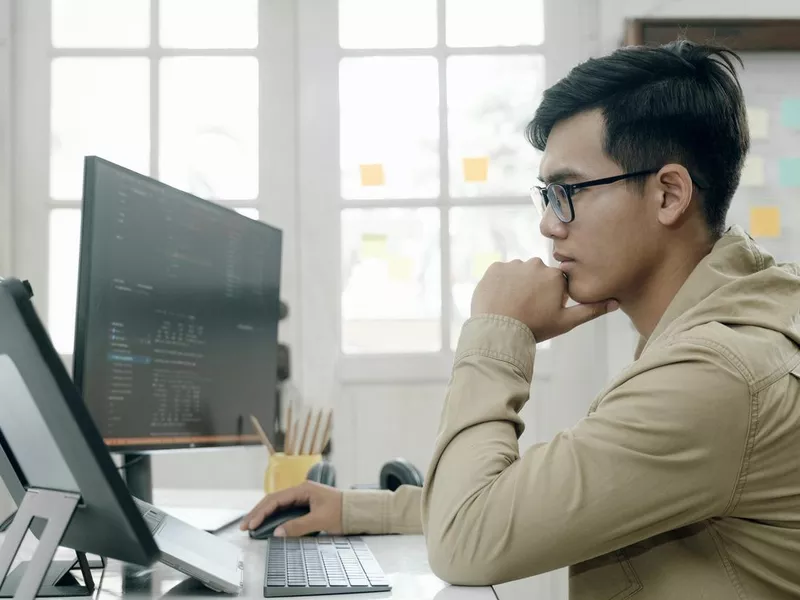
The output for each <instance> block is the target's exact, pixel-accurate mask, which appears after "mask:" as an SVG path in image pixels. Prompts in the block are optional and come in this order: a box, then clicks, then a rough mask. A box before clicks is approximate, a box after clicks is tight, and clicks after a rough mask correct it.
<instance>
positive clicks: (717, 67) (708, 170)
mask: <svg viewBox="0 0 800 600" xmlns="http://www.w3.org/2000/svg"><path fill="white" fill-rule="evenodd" d="M734 61H738V62H739V64H740V65H742V60H741V58H740V57H739V55H738V54H736V53H735V52H733V51H731V50H729V49H727V48H724V47H721V46H714V45H701V44H695V43H693V42H690V41H688V40H678V41H675V42H671V43H669V44H666V45H664V46H659V47H645V46H628V47H625V48H620V49H618V50H616V51H615V52H613V53H612V54H610V55H608V56H604V57H601V58H592V59H590V60H588V61H586V62H584V63H582V64H580V65H578V66H577V67H575V68H573V69H572V71H570V72H569V74H568V75H567V76H566V77H564V78H563V79H562V80H561V81H559V82H558V83H556V84H555V85H553V86H552V87H551V88H549V89H548V90H547V91H546V92H545V93H544V96H543V98H542V103H541V104H540V105H539V108H538V109H537V111H536V114H535V116H534V118H533V120H532V121H531V122H530V123H529V124H528V127H527V128H526V132H525V134H526V137H527V138H528V141H530V143H531V144H533V146H534V147H535V148H537V149H539V150H544V147H545V145H546V144H547V138H548V136H549V135H550V132H551V131H552V129H553V127H554V126H555V125H556V124H557V123H559V122H560V121H563V120H564V119H568V118H569V117H572V116H574V115H576V114H578V113H582V112H585V111H588V110H594V109H599V110H600V111H601V112H602V114H603V118H604V120H605V128H606V132H605V141H604V150H605V152H606V154H607V155H608V156H609V157H610V158H611V159H612V160H614V161H615V162H616V163H617V164H619V165H620V166H621V167H622V168H623V169H624V170H625V171H638V170H644V169H653V168H660V167H662V166H663V165H665V164H667V163H670V162H674V163H679V164H682V165H683V166H685V167H686V169H687V170H688V171H689V173H690V174H691V175H692V178H693V180H694V183H695V185H696V186H697V187H698V188H699V189H700V190H701V198H702V212H703V216H704V217H705V220H706V222H707V224H708V227H709V229H710V231H711V233H712V235H713V236H714V237H718V236H720V235H721V234H722V232H723V230H724V229H725V219H726V215H727V213H728V208H730V204H731V200H732V198H733V194H734V192H735V191H736V187H737V186H738V185H739V177H740V175H741V171H742V164H743V162H744V158H745V156H746V155H747V151H748V149H749V147H750V133H749V130H748V127H747V115H746V111H745V105H744V98H743V95H742V88H741V85H740V84H739V80H738V79H737V76H736V68H735V66H734ZM639 183H640V184H642V183H643V182H642V181H641V180H640V181H639Z"/></svg>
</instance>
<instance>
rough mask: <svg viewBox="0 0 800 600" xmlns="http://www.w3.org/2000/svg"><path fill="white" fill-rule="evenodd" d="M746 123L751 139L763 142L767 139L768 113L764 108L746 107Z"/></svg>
mask: <svg viewBox="0 0 800 600" xmlns="http://www.w3.org/2000/svg"><path fill="white" fill-rule="evenodd" d="M747 122H748V125H749V126H750V138H751V139H753V140H765V139H767V138H768V137H769V111H768V110H767V109H766V108H760V107H758V106H748V107H747Z"/></svg>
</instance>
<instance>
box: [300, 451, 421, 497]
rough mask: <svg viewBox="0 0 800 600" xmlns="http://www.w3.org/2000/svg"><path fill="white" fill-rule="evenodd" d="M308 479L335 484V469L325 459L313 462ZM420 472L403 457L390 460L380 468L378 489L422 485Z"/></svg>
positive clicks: (330, 484) (391, 489)
mask: <svg viewBox="0 0 800 600" xmlns="http://www.w3.org/2000/svg"><path fill="white" fill-rule="evenodd" d="M306 478H307V479H308V480H309V481H316V482H317V483H322V484H324V485H329V486H331V487H335V486H336V469H335V468H334V467H333V465H332V464H331V463H329V462H328V461H327V460H323V461H320V462H318V463H317V464H315V465H314V466H313V467H311V469H310V470H309V471H308V476H307V477H306ZM423 482H424V477H423V475H422V472H421V471H420V470H419V469H418V468H417V467H415V466H414V465H412V464H411V463H410V462H408V461H407V460H406V459H404V458H395V459H394V460H390V461H389V462H387V463H386V464H385V465H383V467H382V468H381V472H380V476H379V483H378V489H381V490H390V491H392V492H394V491H396V490H397V488H399V487H400V486H401V485H413V486H415V487H422V484H423ZM354 487H357V488H362V489H363V488H373V489H374V488H375V486H354Z"/></svg>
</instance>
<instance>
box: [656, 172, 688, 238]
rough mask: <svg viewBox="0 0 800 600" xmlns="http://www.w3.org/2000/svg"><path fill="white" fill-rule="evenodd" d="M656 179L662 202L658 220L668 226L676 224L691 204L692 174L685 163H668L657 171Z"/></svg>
mask: <svg viewBox="0 0 800 600" xmlns="http://www.w3.org/2000/svg"><path fill="white" fill-rule="evenodd" d="M655 181H656V185H657V189H658V193H659V197H660V202H661V204H660V206H659V208H658V220H659V221H660V222H661V224H662V225H666V226H667V227H669V226H671V225H675V224H676V223H678V222H679V221H681V219H682V218H683V215H685V214H686V213H687V211H688V210H689V207H690V206H691V203H692V192H693V191H694V186H693V184H692V176H691V175H689V171H688V170H687V169H686V167H684V166H683V165H678V164H668V165H664V167H662V168H661V170H660V171H659V172H658V173H656V176H655Z"/></svg>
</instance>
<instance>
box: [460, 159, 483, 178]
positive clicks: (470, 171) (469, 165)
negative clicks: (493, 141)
mask: <svg viewBox="0 0 800 600" xmlns="http://www.w3.org/2000/svg"><path fill="white" fill-rule="evenodd" d="M463 162H464V181H469V182H481V181H486V180H487V179H488V178H489V157H488V156H477V157H472V158H465V159H464V160H463Z"/></svg>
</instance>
